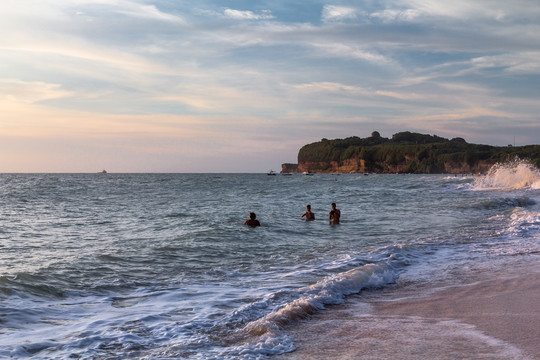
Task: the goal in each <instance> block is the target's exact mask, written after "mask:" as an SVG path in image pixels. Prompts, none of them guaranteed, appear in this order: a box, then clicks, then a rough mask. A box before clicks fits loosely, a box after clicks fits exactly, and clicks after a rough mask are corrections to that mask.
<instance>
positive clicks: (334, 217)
mask: <svg viewBox="0 0 540 360" xmlns="http://www.w3.org/2000/svg"><path fill="white" fill-rule="evenodd" d="M340 217H341V211H340V210H339V209H336V203H332V210H330V212H329V213H328V218H329V219H330V223H331V224H339V218H340Z"/></svg>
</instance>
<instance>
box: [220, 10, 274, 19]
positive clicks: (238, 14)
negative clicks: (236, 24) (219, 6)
mask: <svg viewBox="0 0 540 360" xmlns="http://www.w3.org/2000/svg"><path fill="white" fill-rule="evenodd" d="M223 14H224V15H225V16H226V17H228V18H231V19H238V20H269V19H273V18H274V16H273V15H272V13H271V11H270V10H263V11H261V13H259V14H256V13H254V12H253V11H249V10H234V9H226V10H225V11H224V12H223Z"/></svg>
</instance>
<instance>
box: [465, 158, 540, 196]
mask: <svg viewBox="0 0 540 360" xmlns="http://www.w3.org/2000/svg"><path fill="white" fill-rule="evenodd" d="M526 188H529V189H540V170H539V169H538V168H536V167H535V166H534V165H532V164H531V163H529V162H527V161H525V160H520V159H515V160H512V161H508V162H505V163H498V164H495V165H493V167H492V168H491V169H490V170H489V172H488V173H487V175H486V176H484V177H479V178H476V179H475V182H474V184H473V186H472V189H473V190H518V189H526Z"/></svg>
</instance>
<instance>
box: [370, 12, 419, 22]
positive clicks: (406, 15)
mask: <svg viewBox="0 0 540 360" xmlns="http://www.w3.org/2000/svg"><path fill="white" fill-rule="evenodd" d="M420 15H421V12H420V11H419V10H415V9H405V10H395V9H386V10H383V11H378V12H374V13H371V14H370V15H369V16H370V17H371V18H378V19H380V20H381V21H384V22H394V21H404V22H409V21H413V20H415V19H416V18H417V17H419V16H420Z"/></svg>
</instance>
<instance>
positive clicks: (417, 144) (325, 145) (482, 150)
mask: <svg viewBox="0 0 540 360" xmlns="http://www.w3.org/2000/svg"><path fill="white" fill-rule="evenodd" d="M515 157H518V158H521V159H527V160H528V161H530V162H531V163H532V164H534V165H536V166H537V167H540V145H527V146H504V147H503V146H490V145H478V144H469V143H467V142H466V141H465V140H464V139H462V138H454V139H451V140H449V139H445V138H442V137H439V136H436V135H425V134H418V133H411V132H401V133H397V134H394V135H393V136H392V138H391V139H388V138H384V137H381V136H380V135H379V133H378V132H374V133H373V134H372V135H371V137H368V138H359V137H356V136H354V137H349V138H346V139H335V140H328V139H322V140H321V141H318V142H315V143H312V144H308V145H305V146H303V147H302V148H301V149H300V150H299V152H298V164H283V165H282V171H281V172H282V173H295V172H300V173H302V172H313V173H316V172H319V173H366V172H370V173H427V174H430V173H452V174H458V173H485V172H487V171H488V170H489V168H490V167H491V166H493V165H494V164H496V163H498V162H503V161H506V160H508V159H513V158H515Z"/></svg>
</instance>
